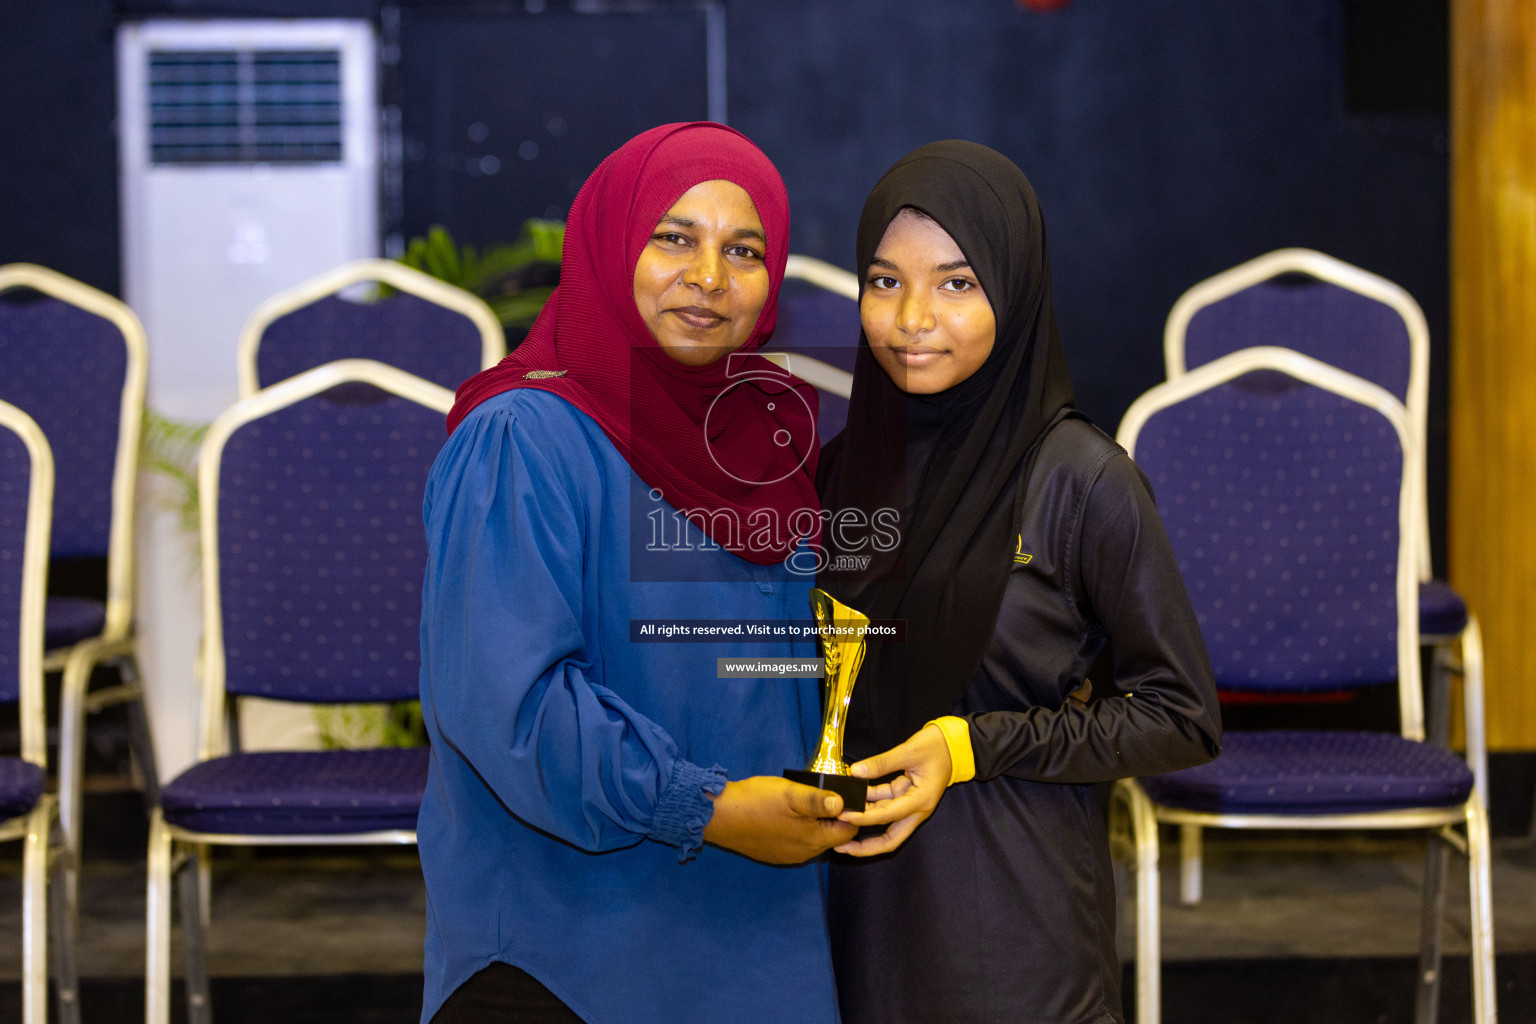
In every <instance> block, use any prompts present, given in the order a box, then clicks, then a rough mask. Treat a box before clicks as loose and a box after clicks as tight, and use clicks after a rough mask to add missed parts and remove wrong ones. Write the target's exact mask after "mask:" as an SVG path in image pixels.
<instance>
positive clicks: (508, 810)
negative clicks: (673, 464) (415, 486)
mask: <svg viewBox="0 0 1536 1024" xmlns="http://www.w3.org/2000/svg"><path fill="white" fill-rule="evenodd" d="M654 495H655V492H652V491H650V489H649V488H647V487H646V485H645V484H644V483H643V482H641V481H640V479H639V478H638V477H637V476H636V475H635V473H634V471H633V470H631V469H630V467H629V465H628V463H626V462H625V461H624V460H623V458H621V457H620V455H619V453H618V451H617V450H616V449H615V448H614V446H613V444H612V443H611V442H610V441H609V440H608V438H607V436H606V435H604V433H603V432H602V430H601V428H599V427H598V426H597V424H596V423H594V422H593V421H592V420H591V419H590V418H588V417H587V416H586V415H585V414H583V413H582V412H581V411H580V410H578V409H576V408H575V407H574V406H572V405H570V404H569V403H567V402H566V401H565V400H563V399H561V398H559V397H557V396H555V395H551V394H549V393H547V392H542V391H536V390H531V389H519V390H515V391H511V392H507V393H505V394H502V395H499V396H497V397H495V398H493V399H491V400H489V401H487V402H485V403H484V404H482V405H481V406H479V407H478V408H477V409H476V410H475V411H474V412H472V413H471V414H470V415H469V417H468V418H466V419H465V420H464V422H463V423H462V424H461V425H460V426H459V428H458V429H457V430H456V431H454V433H453V435H452V436H451V437H450V438H449V440H448V443H447V445H446V446H445V447H444V449H443V451H442V453H441V454H440V455H439V456H438V459H437V463H436V465H435V466H434V467H433V470H432V475H431V478H430V479H429V481H428V483H427V494H426V501H425V508H424V521H425V524H426V531H427V539H428V543H429V556H428V563H427V572H426V581H425V584H424V587H423V590H422V625H421V652H422V673H421V700H422V709H423V712H424V714H425V718H426V725H427V731H428V734H429V736H430V738H431V743H432V766H431V773H430V776H429V778H428V782H427V790H426V795H425V798H424V799H423V801H422V807H421V817H420V821H419V825H418V835H419V837H420V845H421V862H422V871H423V873H424V874H425V876H426V881H427V938H426V964H425V974H426V990H425V996H424V1005H423V1008H422V1020H423V1021H429V1020H430V1019H431V1017H432V1015H433V1014H434V1013H436V1012H437V1010H438V1008H439V1007H440V1006H441V1005H442V1002H443V1000H445V999H446V998H447V997H448V995H449V994H451V993H452V992H453V990H454V989H456V988H457V987H458V986H459V985H461V984H463V982H464V981H466V980H467V979H468V978H469V977H470V976H471V975H473V974H474V973H475V972H477V971H479V970H480V969H481V968H483V967H485V966H487V965H489V964H491V963H492V962H495V961H504V962H506V963H509V964H512V965H514V966H516V967H520V968H522V969H523V970H525V971H527V972H528V973H529V974H531V975H533V976H534V977H535V978H537V979H538V980H539V981H541V982H542V983H543V984H544V985H546V986H547V987H548V988H549V989H550V990H551V991H553V992H554V993H555V995H557V996H558V997H559V998H560V999H562V1000H563V1001H564V1002H565V1003H566V1005H568V1006H569V1007H571V1009H572V1010H574V1011H575V1012H576V1013H577V1014H579V1015H580V1016H581V1017H582V1018H583V1019H584V1020H586V1021H589V1022H592V1024H607V1022H614V1024H618V1022H624V1024H645V1022H657V1024H663V1022H665V1024H683V1022H688V1021H698V1022H711V1024H713V1022H719V1021H729V1020H756V1021H765V1022H772V1021H783V1022H786V1024H789V1022H794V1024H817V1022H829V1024H831V1022H836V1021H837V1019H838V1015H837V1004H836V998H837V997H836V989H835V986H834V983H833V979H832V967H831V959H830V954H829V950H828V943H827V936H826V917H825V909H824V903H823V898H824V890H825V887H824V879H823V873H822V871H821V869H820V866H819V865H817V864H811V865H803V866H800V867H792V868H784V867H771V866H768V865H764V864H760V863H757V862H755V861H752V860H749V859H747V858H746V857H742V856H739V855H737V854H734V853H729V852H726V851H724V850H721V849H718V848H716V847H709V846H702V845H701V844H702V831H703V828H704V825H705V823H706V822H707V821H708V819H709V816H710V812H711V807H712V805H711V804H710V802H709V800H708V799H707V798H706V796H705V792H706V791H710V792H718V791H719V790H720V788H722V787H723V785H724V780H725V779H726V778H727V777H729V778H737V779H739V778H745V777H747V776H751V775H778V774H779V773H780V772H781V771H782V770H783V769H785V768H788V767H799V766H801V765H803V764H804V762H805V761H806V759H807V757H808V756H809V754H810V750H811V746H812V744H813V742H814V741H815V740H816V738H817V735H818V733H819V730H820V717H821V716H820V710H819V700H820V693H819V684H818V683H817V681H816V680H814V679H750V678H731V679H717V678H716V658H720V657H813V656H814V654H815V651H814V641H812V640H797V641H783V640H781V641H776V642H773V643H754V642H750V641H742V642H710V643H680V642H650V641H649V639H648V638H646V637H643V636H639V635H636V636H633V637H632V635H631V629H632V620H680V619H706V620H726V621H730V622H735V621H752V620H776V621H785V620H794V621H797V622H800V621H805V620H806V619H807V618H808V615H809V613H808V608H807V594H808V591H809V587H810V579H809V577H806V576H797V575H794V574H792V573H791V572H790V571H789V570H788V568H787V567H786V566H784V565H771V566H760V565H755V564H753V563H751V562H747V561H745V560H743V559H740V558H737V557H736V556H735V555H732V554H730V553H729V552H728V551H725V550H724V549H722V548H719V547H717V546H714V545H712V544H710V543H709V541H708V539H707V537H706V536H705V535H704V534H703V533H702V532H701V531H700V530H699V529H698V528H697V527H696V526H694V525H693V524H692V523H690V522H689V521H688V520H687V519H685V518H683V517H681V516H679V515H678V514H677V513H676V512H675V511H674V510H673V509H672V508H671V506H669V505H666V504H665V503H664V502H663V501H661V500H659V499H658V498H657V497H655V496H654ZM658 509H660V510H661V511H660V512H658V511H657V510H658ZM647 547H649V548H651V549H652V550H650V551H647V550H646V548H647ZM657 548H661V549H664V550H656V549H657ZM632 552H633V553H634V554H635V555H636V556H638V557H632ZM642 577H644V578H642ZM657 577H664V578H665V579H664V580H663V581H661V582H648V581H646V580H647V579H656V578H657ZM666 579H670V580H672V582H667V581H665V580H666ZM683 579H686V580H688V582H677V581H678V580H683ZM636 628H638V626H637V627H636Z"/></svg>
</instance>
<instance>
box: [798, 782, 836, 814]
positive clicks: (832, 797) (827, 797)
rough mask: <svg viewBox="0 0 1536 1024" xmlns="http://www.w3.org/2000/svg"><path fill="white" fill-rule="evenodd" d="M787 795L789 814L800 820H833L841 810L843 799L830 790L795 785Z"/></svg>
mask: <svg viewBox="0 0 1536 1024" xmlns="http://www.w3.org/2000/svg"><path fill="white" fill-rule="evenodd" d="M788 793H789V810H790V813H792V814H797V815H799V816H800V817H802V818H835V817H837V815H838V813H839V812H840V811H842V809H843V798H842V797H840V796H838V795H837V794H836V793H833V792H831V791H830V790H825V789H817V788H815V787H814V786H803V785H800V784H798V783H796V784H793V785H792V786H791V787H790V789H789V790H788Z"/></svg>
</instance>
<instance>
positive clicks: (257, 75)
mask: <svg viewBox="0 0 1536 1024" xmlns="http://www.w3.org/2000/svg"><path fill="white" fill-rule="evenodd" d="M341 136H342V120H341V53H340V52H339V51H337V50H152V51H150V53H149V147H150V160H151V162H152V163H155V164H231V163H241V164H246V163H281V164H295V163H299V164H312V163H336V162H339V161H340V160H341V158H342V142H341Z"/></svg>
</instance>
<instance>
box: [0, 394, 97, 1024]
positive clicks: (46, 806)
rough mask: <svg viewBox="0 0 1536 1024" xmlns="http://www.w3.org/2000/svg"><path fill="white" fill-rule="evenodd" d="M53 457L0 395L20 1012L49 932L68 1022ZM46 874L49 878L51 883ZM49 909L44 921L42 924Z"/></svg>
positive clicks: (32, 999)
mask: <svg viewBox="0 0 1536 1024" xmlns="http://www.w3.org/2000/svg"><path fill="white" fill-rule="evenodd" d="M52 502H53V456H52V453H51V452H50V451H49V449H48V441H47V439H46V438H44V436H43V432H42V430H41V429H40V428H39V427H38V425H37V423H36V422H34V421H33V419H32V418H31V417H30V416H28V415H27V414H26V413H24V412H22V411H21V410H20V409H18V408H16V406H14V405H11V404H10V403H9V402H0V702H4V703H7V704H17V705H19V707H18V713H19V720H20V726H21V750H20V756H17V757H0V839H20V840H21V841H22V844H23V845H22V872H21V873H22V894H21V905H22V910H21V919H22V920H21V927H22V943H21V959H22V965H21V1020H22V1022H23V1024H46V1022H47V1020H48V968H47V954H48V950H49V943H48V937H49V935H48V933H49V932H50V931H52V932H53V961H54V985H55V989H56V996H57V999H58V1018H59V1020H61V1021H68V1022H75V1024H77V1022H78V1021H79V1019H80V1005H79V999H78V998H77V989H76V982H75V973H74V943H73V941H72V939H71V927H70V922H69V915H68V914H67V912H65V908H64V893H63V891H62V886H61V878H60V875H59V874H58V869H59V868H60V867H61V866H62V865H63V863H64V860H65V857H66V853H65V850H64V848H63V844H62V836H61V835H60V834H59V832H58V829H57V828H56V826H57V824H58V805H57V802H56V801H55V799H54V797H53V796H52V794H50V793H49V792H48V772H47V765H46V753H47V751H46V738H45V731H46V728H47V726H46V724H45V722H44V717H43V632H44V628H45V627H44V622H43V620H44V604H45V596H44V595H45V591H46V589H47V580H48V533H49V526H50V519H51V512H50V505H51V504H52ZM50 878H51V879H52V883H51V884H50ZM50 918H51V919H52V923H51V924H50Z"/></svg>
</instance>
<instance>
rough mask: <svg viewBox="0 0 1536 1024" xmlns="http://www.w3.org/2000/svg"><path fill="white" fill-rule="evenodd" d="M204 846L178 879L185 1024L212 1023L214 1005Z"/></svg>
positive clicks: (182, 868) (188, 862) (206, 862)
mask: <svg viewBox="0 0 1536 1024" xmlns="http://www.w3.org/2000/svg"><path fill="white" fill-rule="evenodd" d="M207 857H208V853H207V847H198V849H197V853H196V855H195V856H193V857H189V858H187V862H186V863H185V864H184V865H182V867H181V870H180V872H179V874H178V878H177V888H178V889H179V890H180V892H179V897H180V900H181V930H182V935H183V936H184V938H185V940H186V946H187V976H186V984H187V1021H188V1024H213V1005H212V1001H211V1000H210V999H209V992H208V933H207V925H208V909H207V900H206V898H205V894H206V893H207V890H208V885H207V884H206V882H205V880H206V879H207V876H208V871H207V866H208V860H207Z"/></svg>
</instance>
